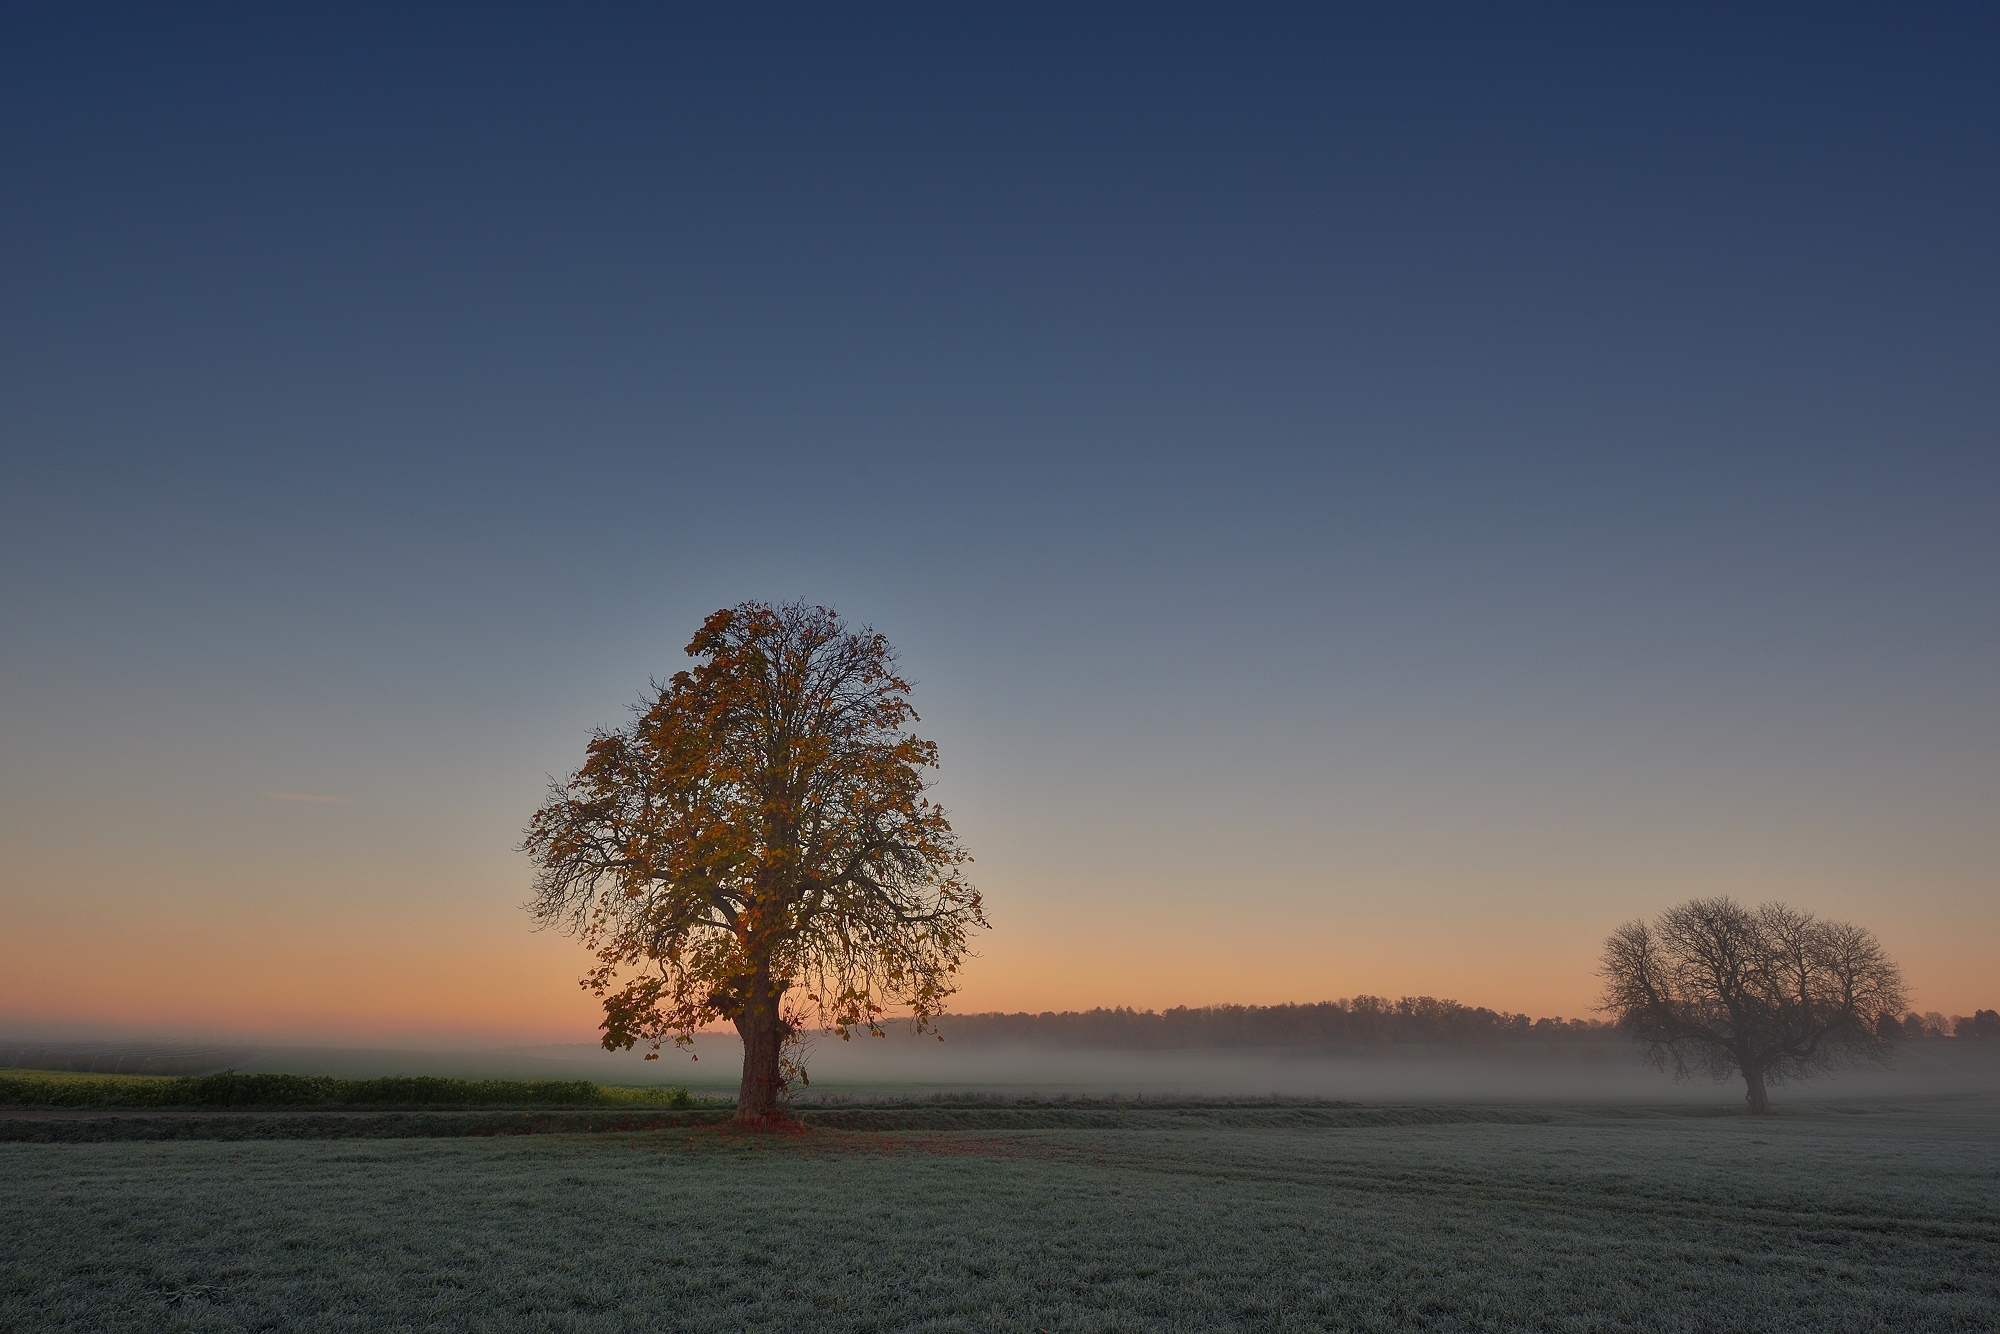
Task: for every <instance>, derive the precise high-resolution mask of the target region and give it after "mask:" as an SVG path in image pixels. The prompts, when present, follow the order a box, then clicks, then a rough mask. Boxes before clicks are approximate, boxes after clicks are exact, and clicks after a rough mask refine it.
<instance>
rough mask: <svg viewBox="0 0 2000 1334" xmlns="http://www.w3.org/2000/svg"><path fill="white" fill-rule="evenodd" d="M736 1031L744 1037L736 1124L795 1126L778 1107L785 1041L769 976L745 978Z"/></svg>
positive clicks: (774, 990) (783, 1026)
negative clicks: (781, 1063)
mask: <svg viewBox="0 0 2000 1334" xmlns="http://www.w3.org/2000/svg"><path fill="white" fill-rule="evenodd" d="M747 981H748V985H747V986H745V987H744V989H743V993H742V995H743V1008H742V1010H741V1011H739V1012H738V1013H737V1015H736V1031H737V1033H738V1034H740V1035H741V1036H742V1038H743V1085H742V1087H741V1088H740V1089H738V1090H737V1093H736V1117H735V1123H736V1124H737V1125H740V1126H756V1127H758V1128H760V1129H763V1128H771V1127H782V1126H790V1125H793V1124H795V1123H794V1122H793V1121H792V1118H791V1117H790V1116H787V1115H786V1114H785V1111H784V1109H783V1108H781V1107H780V1106H779V1105H778V1099H779V1097H780V1096H781V1095H782V1094H783V1093H784V1091H785V1085H784V1080H783V1079H782V1078H781V1077H780V1076H779V1074H778V1058H779V1055H780V1054H781V1050H782V1048H783V1046H784V1041H785V1024H784V1020H783V1019H782V1018H781V1017H780V1016H779V1013H778V999H779V993H778V991H777V989H776V988H774V987H773V986H772V985H771V979H770V977H769V976H768V975H763V976H758V977H753V978H750V979H747Z"/></svg>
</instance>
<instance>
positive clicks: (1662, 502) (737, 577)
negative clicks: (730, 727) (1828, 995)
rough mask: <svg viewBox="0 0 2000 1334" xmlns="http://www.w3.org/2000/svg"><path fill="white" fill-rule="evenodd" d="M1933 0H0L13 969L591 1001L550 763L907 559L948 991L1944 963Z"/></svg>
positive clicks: (1940, 315) (1972, 266) (1975, 706)
mask: <svg viewBox="0 0 2000 1334" xmlns="http://www.w3.org/2000/svg"><path fill="white" fill-rule="evenodd" d="M1996 41H2000V15H1996V12H1995V11H1994V10H1992V9H1991V8H1990V7H1976V6H1967V7H1953V6H1948V5H1938V6H1922V7H1908V6H1903V7H1870V8H1852V7H1844V6H1835V5H1812V6H1803V5H1801V6H1793V7H1785V6H1771V7H1759V9H1758V10H1757V12H1755V13H1746V12H1744V10H1743V9H1742V8H1741V7H1736V6H1721V7H1712V8H1703V7H1699V6H1685V5H1678V6H1661V7H1650V8H1649V7H1640V6H1629V7H1628V6H1619V7H1614V8H1607V7H1602V6H1579V7H1573V8H1565V7H1560V6H1545V7H1533V8H1527V7H1522V8H1519V9H1514V8H1503V7H1498V6H1491V7H1472V6H1444V7H1433V6H1425V5H1398V6H1383V7H1379V8H1364V7H1331V6H1310V7H1300V8H1296V9H1293V8H1285V7H1275V6H1273V7H1242V6H1216V7H1212V8H1172V7H1167V6H1159V5H1149V6H1135V7H1131V8H1117V7H1111V6H1066V7H1060V8H1053V7H1052V8H1048V9H1040V8H1033V7H1027V6H1007V7H993V8H990V9H989V10H988V11H987V12H985V13H983V14H982V13H976V12H970V11H958V10H954V11H952V12H946V11H943V10H939V9H936V8H934V7H933V8H918V7H907V8H879V9H878V8H862V7H845V8H843V9H841V10H840V11H838V12H836V11H834V10H827V9H819V8H803V7H802V8H799V9H785V8H753V7H747V6H746V7H726V8H725V9H723V10H715V11H710V12H696V11H695V10H693V9H692V8H688V9H672V10H670V9H666V8H665V7H650V6H649V7H633V8H625V9H621V8H615V7H597V8H589V9H578V8H572V7H561V8H558V7H550V8H546V9H526V8H522V9H506V10H503V9H502V8H500V7H494V6H488V7H466V8H463V9H447V8H442V7H439V8H434V9H429V10H427V11H426V12H424V13H421V14H420V13H415V12H413V11H411V10H409V9H404V8H397V9H394V10H386V11H379V12H377V11H369V10H366V9H363V8H362V7H358V6H352V7H339V8H337V9H328V10H324V11H321V12H319V13H316V14H315V13H303V12H292V11H287V12H285V13H277V12H274V11H272V10H271V9H269V8H268V7H244V8H240V9H222V8H215V9H196V8H187V9H179V8H176V9H172V10H167V9H160V8H157V7H134V8H129V9H120V8H112V7H90V6H60V7H58V6H42V7H32V6H15V7H12V8H9V9H8V10H6V11H5V13H4V14H0V451H4V465H5V466H4V474H0V475H3V476H4V486H0V625H4V633H0V700H4V709H0V844H3V845H4V851H5V855H4V857H3V858H0V911H4V918H5V921H6V929H5V931H4V932H0V1027H11V1028H15V1029H20V1030H23V1031H27V1030H32V1031H35V1032H48V1033H55V1032H58V1031H60V1032H76V1033H84V1032H107V1033H109V1032H124V1031H142V1030H143V1031H149V1032H184V1033H194V1032H229V1033H239V1034H248V1035H261V1036H268V1037H285V1038H293V1039H298V1038H314V1039H326V1040H342V1041H361V1040H366V1041H385V1042H387V1041H404V1042H419V1041H428V1042H437V1041H445V1040H450V1041H558V1040H578V1041H588V1040H590V1039H591V1038H592V1037H593V1035H594V1032H595V1026H596V1022H597V1018H598V1016H597V1013H596V1010H595V1008H594V1003H593V1002H592V1001H591V999H590V998H589V997H588V996H587V995H585V994H583V993H582V992H581V991H579V990H578V988H577V985H576V979H577V977H578V976H579V975H580V974H581V972H582V971H583V968H584V965H585V963H586V961H587V956H586V955H585V954H584V952H583V950H582V949H581V948H580V947H579V946H578V945H577V944H576V943H575V942H574V941H572V940H569V939H566V938H563V937H560V936H553V935H547V934H537V933H535V932H534V931H532V930H531V923H530V921H529V919H528V917H527V915H526V914H525V913H524V912H522V911H521V907H520V905H521V903H522V901H523V900H524V898H525V897H526V894H527V892H528V886H529V882H530V878H531V868H530V867H529V865H528V863H527V861H526V859H525V858H524V857H523V856H522V855H521V854H520V853H519V852H518V851H517V845H518V843H519V839H520V836H521V830H522V827H523V826H524V824H525V823H526V821H527V817H528V815H529V813H530V812H531V811H532V810H533V809H534V807H535V805H536V804H537V803H538V802H539V801H540V800H541V798H542V796H543V793H544V791H545V789H546V785H547V783H548V780H549V778H550V776H552V775H553V776H561V775H562V774H565V773H567V772H568V771H570V770H571V769H573V768H574V767H575V766H576V765H577V764H578V763H579V762H580V761H581V759H582V756H583V746H584V743H585V741H586V740H587V739H588V737H589V735H590V732H591V730H592V729H593V728H596V727H605V726H617V725H620V724H621V723H623V722H624V721H625V720H626V718H627V717H628V716H629V714H628V709H629V707H630V706H631V705H632V704H633V703H634V702H635V701H636V700H637V699H638V697H639V694H640V692H641V691H642V690H643V689H644V687H645V686H646V684H647V682H648V681H649V679H652V678H655V677H659V678H664V677H665V676H667V675H669V674H671V673H672V672H674V671H676V670H678V669H679V668H680V667H681V666H683V665H684V664H685V663H686V662H687V659H686V658H685V656H684V654H683V652H682V650H683V648H684V646H685V645H686V643H687V640H688V638H689V637H690V635H691V634H692V633H693V631H694V629H695V628H696V626H697V625H698V624H699V623H700V621H701V619H702V617H703V616H704V615H706V614H707V613H708V612H710V611H712V610H714V609H716V608H718V607H722V606H727V605H732V604H734V603H737V602H739V601H742V600H745V599H765V600H772V601H782V600H789V599H804V600H807V601H809V602H814V603H819V604H823V605H827V606H831V607H833V608H835V609H837V610H838V611H839V612H840V613H841V614H842V615H844V616H846V617H847V618H848V619H849V620H850V621H852V622H853V623H855V624H867V625H871V626H873V627H874V628H876V629H878V630H880V631H882V632H884V633H885V634H887V635H888V637H889V638H890V640H891V641H892V642H893V643H894V644H895V645H896V646H897V648H898V649H899V651H900V652H901V654H902V661H903V664H904V667H905V669H906V673H907V675H909V676H910V677H911V678H912V679H913V680H914V681H915V682H916V691H915V699H916V703H917V705H918V708H919V711H920V713H921V714H922V719H923V721H922V724H921V726H920V727H919V729H918V730H919V731H920V733H921V734H922V735H924V736H926V737H928V738H929V739H932V740H935V741H936V742H938V743H939V745H940V747H941V750H942V757H943V762H942V767H941V769H940V771H939V775H938V783H937V788H936V793H935V795H936V796H937V797H938V799H939V800H940V801H942V802H943V803H944V804H945V806H946V807H947V808H948V809H949V810H950V811H951V813H952V816H953V820H954V823H955V825H956V827H957V828H958V830H959V832H960V834H961V836H962V837H963V839H964V841H965V842H966V844H967V846H968V848H969V849H970V851H971V852H972V853H973V855H974V857H975V858H976V859H977V860H976V863H975V865H974V867H973V872H974V877H975V880H976V882H977V883H978V884H979V886H980V888H981V889H982V891H983V892H984V894H985V896H986V900H987V905H988V910H989V915H990V917H991V919H992V922H993V930H992V931H991V932H990V933H985V934H983V935H982V936H981V937H980V938H979V941H978V944H977V949H978V951H979V955H978V957H977V958H975V959H973V960H971V961H970V962H969V963H968V965H967V967H966V970H965V972H964V974H963V986H962V990H961V992H960V995H959V997H958V999H957V1002H956V1005H955V1008H958V1009H960V1010H964V1011H977V1010H992V1009H1004V1010H1018V1009H1027V1010H1044V1009H1064V1008H1081V1007H1087V1006H1092V1005H1118V1004H1125V1005H1134V1006H1140V1007H1156V1008H1158V1007H1165V1006H1170V1005H1177V1004H1191V1005H1199V1004H1210V1003H1220V1002H1241V1003H1257V1004H1270V1003H1277V1002H1283V1001H1317V1000H1323V999H1328V998H1332V997H1343V996H1353V995H1357V994H1362V993H1372V994H1382V995H1390V996H1395V995H1402V994H1430V995H1437V996H1450V997H1454V998H1456V999H1459V1000H1461V1001H1463V1002H1465V1003H1468V1004H1484V1005H1490V1006H1494V1007H1496V1008H1503V1009H1510V1010H1526V1011H1530V1012H1532V1013H1536V1014H1563V1015H1578V1014H1583V1013H1587V1012H1588V1011H1589V1009H1590V1007H1591V1005H1592V1004H1593V1003H1594V1000H1595V997H1596V990H1597V985H1596V979H1595V978H1594V977H1593V972H1592V970H1593V968H1594V966H1595V960H1596V957H1597V951H1598V948H1599V946H1600V944H1601V942H1602V940H1603V938H1604V937H1605V935H1606V934H1607V933H1608V932H1609V931H1610V930H1611V929H1613V928H1614V927H1616V926H1617V925H1618V924H1619V923H1621V922H1623V921H1625V920H1628V919H1630V918H1632V917H1636V916H1650V915H1652V914H1654V913H1657V912H1658V911H1660V910H1662V909H1664V908H1666V907H1668V906H1669V905H1671V904H1673V903H1675V902H1678V901H1680V900H1682V899H1685V898H1688V897H1691V896H1694V895H1698V894H1699V895H1708V894H1731V895H1735V896H1737V897H1739V898H1742V899H1745V900H1749V901H1761V900H1764V899H1769V898H1780V899H1784V900H1786V901H1789V902H1792V903H1794V904H1796V905H1798V906H1801V907H1805V908H1808V909H1811V910H1813V911H1816V912H1820V913H1823V914H1827V915H1831V916H1835V917H1841V918H1846V919H1850V920H1854V921H1857V922H1860V923H1862V924H1863V925H1866V926H1869V927H1871V928H1872V929H1873V930H1875V931H1876V932H1877V933H1878V934H1879V935H1880V937H1881V938H1882V940H1883V941H1884V943H1885V944H1886V945H1887V946H1888V948H1889V950H1890V952H1891V954H1892V955H1893V957H1895V958H1896V959H1897V960H1898V961H1899V962H1900V963H1901V964H1902V966H1903V969H1904V971H1905V973H1906V975H1907V977H1908V979H1909V981H1910V983H1911V986H1912V989H1913V991H1914V993H1915V1000H1916V1003H1917V1006H1918V1008H1920V1009H1937V1010H1940V1011H1942V1012H1945V1013H1947V1014H1949V1013H1954V1012H1957V1013H1969V1012H1970V1011H1971V1009H1972V1008H1973V1007H1975V1006H1993V1005H1995V1004H1996V1003H2000V969H1996V968H1995V966H1994V964H1993V959H1994V958H1995V957H1996V954H2000V949H1996V947H1997V946H2000V691H1996V685H2000V652H1997V651H2000V598H1996V595H1995V587H1996V579H1995V572H1996V570H2000V523H1996V522H1995V519H1994V516H1995V514H1996V512H2000V450H1996V442H1997V441H2000V375H1996V374H1995V372H1994V368H1995V366H1996V364H2000V247H1996V246H1995V245H1994V243H1993V238H1994V237H1995V236H1996V235H2000V151H1996V149H2000V81H1996V80H1995V79H1994V78H1993V77H1992V67H1993V58H1994V54H1995V51H1996Z"/></svg>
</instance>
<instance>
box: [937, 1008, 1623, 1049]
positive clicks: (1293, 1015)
mask: <svg viewBox="0 0 2000 1334" xmlns="http://www.w3.org/2000/svg"><path fill="white" fill-rule="evenodd" d="M937 1022H938V1031H939V1032H940V1033H941V1034H943V1035H944V1037H945V1038H946V1039H947V1040H948V1041H956V1042H993V1043H997V1042H1033V1043H1038V1044H1041V1045H1043V1046H1054V1047H1121V1048H1147V1047H1351V1046H1379V1045H1381V1044H1384V1043H1391V1042H1424V1043H1482V1042H1603V1041H1609V1040H1612V1039H1615V1038H1617V1037H1618V1030H1617V1029H1616V1028H1615V1027H1614V1026H1612V1025H1611V1024H1608V1023H1605V1022H1604V1021H1603V1020H1599V1019H1536V1018H1533V1017H1531V1016H1529V1015H1525V1014H1509V1013H1507V1012H1505V1011H1503V1010H1489V1009H1487V1008H1486V1007H1485V1006H1483V1005H1480V1006H1472V1005H1461V1004H1459V1003H1458V1002H1457V1001H1454V1000H1438V999H1436V998H1434V997H1431V996H1404V997H1403V998H1402V999H1400V1000H1388V999H1385V998H1384V997H1381V996H1356V997H1355V998H1354V999H1353V1000H1335V1001H1321V1002H1320V1003H1318V1004H1317V1005H1203V1006H1194V1007H1190V1006H1185V1005H1180V1006H1175V1007H1174V1008H1173V1009H1171V1010H1161V1011H1154V1010H1128V1009H1126V1008H1125V1007H1123V1006H1120V1007H1118V1008H1117V1009H1114V1010H1101V1009H1100V1010H1084V1011H1082V1012H1081V1013H1079V1012H1077V1011H1074V1010H1064V1011H1062V1012H1061V1013H1059V1014H1058V1013H1052V1012H1049V1011H1044V1012H1043V1013H1041V1014H947V1015H944V1016H942V1017H940V1018H939V1019H938V1021H937Z"/></svg>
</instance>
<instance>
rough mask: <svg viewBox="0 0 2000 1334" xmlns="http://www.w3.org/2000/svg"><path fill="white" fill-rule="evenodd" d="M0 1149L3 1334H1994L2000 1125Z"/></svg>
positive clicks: (848, 1114)
mask: <svg viewBox="0 0 2000 1334" xmlns="http://www.w3.org/2000/svg"><path fill="white" fill-rule="evenodd" d="M808 1115H809V1116H810V1117H811V1118H812V1119H813V1120H814V1121H816V1122H817V1124H816V1125H815V1127H814V1128H813V1129H812V1130H811V1131H810V1132H809V1133H806V1134H802V1135H796V1136H783V1135H753V1136H743V1135H738V1134H733V1133H731V1132H729V1131H728V1130H727V1129H726V1128H723V1127H720V1126H717V1125H714V1124H698V1123H697V1124H686V1125H680V1126H674V1127H672V1128H668V1129H660V1130H654V1131H650V1132H643V1133H627V1134H593V1135H582V1134H538V1135H515V1136H506V1135H491V1136H484V1137H475V1138H457V1139H442V1140H440V1139H398V1138H388V1139H239V1140H231V1141H216V1140H168V1141H150V1142H148V1141H130V1140H122V1141H121V1140H113V1141H109V1142H86V1143H18V1142H16V1143H5V1144H0V1236H4V1237H6V1238H7V1244H6V1248H5V1252H4V1260H0V1328H4V1329H7V1330H10V1331H11V1330H19V1331H29V1330H36V1331H40V1330H78V1331H82V1330H91V1331H99V1330H159V1329H170V1330H270V1329H298V1330H354V1331H391V1330H411V1331H419V1330H499V1331H530V1330H533V1331H558V1330H560V1331H597V1330H602V1331H614V1330H615V1331H624V1330H632V1329H649V1330H655V1329H657V1330H688V1331H695V1330H717V1331H720V1330H731V1331H734V1330H780V1329H826V1330H892V1329H893V1330H1009V1331H1015V1330H1050V1331H1055V1330H1065V1331H1067V1330H1076V1331H1082V1330H1174V1329H1243V1330H1288V1329H1298V1330H1307V1329H1311V1330H1346V1329H1352V1330H1407V1329H1427V1330H1516V1329H1518V1330H1561V1331H1570V1330H1574V1331H1585V1330H1688V1331H1694V1330H1737V1331H1746V1332H1747V1331H1760V1332H1761V1331H1782V1330H1798V1331H1842V1330H1851V1331H1873V1330H1881V1329H1904V1330H1990V1329H1992V1328H1994V1327H1995V1325H1996V1324H2000V1100H1995V1099H1993V1098H1991V1097H1983V1098H1982V1097H1959V1098H1951V1099H1933V1100H1922V1101H1917V1100H1910V1101H1905V1102H1901V1103H1896V1102H1880V1103H1859V1102H1840V1103H1831V1102H1820V1103H1807V1102H1805V1101H1804V1100H1800V1101H1799V1102H1798V1103H1797V1104H1796V1105H1794V1106H1791V1107H1788V1108H1787V1109H1786V1111H1785V1112H1784V1114H1782V1115H1779V1116H1776V1117H1768V1118H1749V1117H1744V1116H1741V1115H1718V1114H1713V1113H1711V1114H1698V1113H1697V1112H1696V1111H1695V1110H1694V1109H1689V1108H1685V1107H1660V1108H1655V1109H1644V1108H1636V1107H1624V1108H1606V1107H1600V1108H1595V1109H1590V1108H1568V1109H1565V1108H1554V1107H1539V1108H1514V1109H1509V1108H1501V1107H1490V1106H1489V1107H1473V1106H1461V1107H1456V1108H1450V1107H1432V1108H1394V1107H1371V1108H1356V1107H1342V1106H1339V1105H1336V1104H1327V1103H1311V1102H1264V1103H1257V1102H1238V1103H1229V1102H1220V1101H1211V1102H1206V1103H1204V1102H1196V1101H1187V1102H1181V1103H1172V1102H1168V1103H1153V1102H1126V1103H1123V1104H1115V1103H1104V1102H1099V1103H1094V1104H1083V1103H1077V1104H1073V1105H1065V1104H1062V1103H1051V1102H1041V1103H1012V1104H1010V1103H1004V1102H999V1101H995V1100H991V1099H987V1100H963V1099H962V1100H956V1101H942V1102H935V1103H922V1102H912V1103H905V1104H900V1105H884V1104H879V1103H878V1104H873V1105H870V1104H850V1105H847V1106H844V1107H843V1106H830V1107H826V1108H822V1109H818V1110H816V1111H813V1112H809V1113H808Z"/></svg>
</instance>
